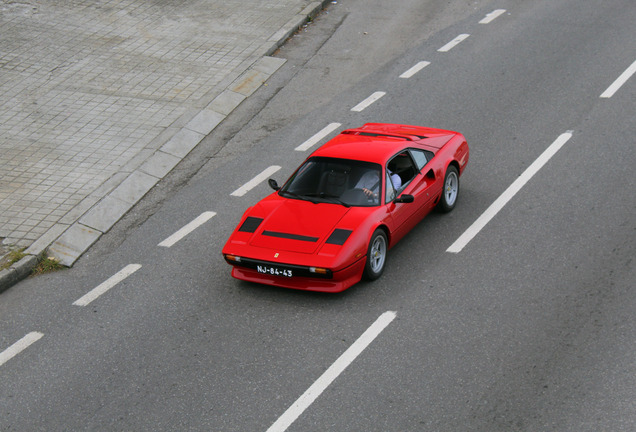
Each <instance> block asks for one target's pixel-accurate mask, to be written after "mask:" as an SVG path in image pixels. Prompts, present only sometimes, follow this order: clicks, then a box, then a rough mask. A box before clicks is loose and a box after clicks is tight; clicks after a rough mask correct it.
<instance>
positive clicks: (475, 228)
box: [446, 131, 572, 253]
mask: <svg viewBox="0 0 636 432" xmlns="http://www.w3.org/2000/svg"><path fill="white" fill-rule="evenodd" d="M570 138H572V131H567V132H566V133H564V134H561V135H560V136H559V137H558V138H557V139H556V140H555V141H554V142H553V143H552V144H551V145H550V147H548V148H547V149H546V150H545V151H544V152H543V153H542V154H541V156H539V157H538V158H537V159H536V160H535V161H534V162H533V163H532V165H530V166H529V167H528V168H527V169H526V170H525V171H524V172H523V173H522V174H521V175H520V176H519V177H518V178H517V180H515V181H514V182H513V183H512V184H511V185H510V186H509V187H508V189H506V190H505V191H504V193H502V194H501V195H500V196H499V198H497V199H496V200H495V202H493V203H492V204H491V205H490V207H488V208H487V209H486V211H485V212H484V213H482V215H481V216H479V218H477V220H476V221H475V222H474V223H473V224H472V225H471V226H470V227H468V229H467V230H466V231H465V232H464V233H463V234H462V235H461V236H460V237H459V238H458V239H457V240H456V241H455V243H453V244H452V245H451V246H450V247H449V248H448V249H446V252H450V253H459V252H461V251H462V249H463V248H464V247H465V246H466V245H467V244H468V242H470V241H471V240H472V239H473V238H474V237H475V236H476V235H477V234H478V233H479V231H481V230H482V229H483V228H484V227H485V226H486V224H487V223H488V222H490V220H491V219H492V218H494V217H495V215H496V214H497V213H499V211H500V210H501V209H502V208H503V207H504V206H505V205H506V204H507V203H508V201H510V200H511V199H512V198H513V197H514V196H515V195H516V194H517V192H519V191H520V190H521V188H522V187H523V186H524V185H525V184H526V183H527V182H528V181H529V180H530V179H531V178H532V177H533V176H534V175H535V174H536V173H537V172H538V171H539V170H540V169H541V168H542V167H543V165H545V164H546V163H547V162H548V161H549V160H550V159H551V158H552V156H554V155H555V154H556V152H558V151H559V149H561V147H563V145H564V144H565V143H566V142H568V141H569V139H570Z"/></svg>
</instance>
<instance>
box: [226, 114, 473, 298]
mask: <svg viewBox="0 0 636 432" xmlns="http://www.w3.org/2000/svg"><path fill="white" fill-rule="evenodd" d="M468 154H469V150H468V144H467V143H466V139H465V138H464V136H463V135H462V134H461V133H459V132H453V131H449V130H443V129H434V128H428V127H420V126H408V125H398V124H385V123H367V124H365V125H364V126H362V127H359V128H356V129H348V130H344V131H342V132H341V133H340V134H339V135H337V136H336V137H335V138H333V139H331V140H330V141H328V142H327V143H326V144H324V145H322V146H321V147H319V148H318V149H317V150H316V151H314V152H313V153H312V154H311V155H310V156H309V157H308V158H307V159H306V160H305V161H304V162H303V163H302V164H301V165H300V167H299V168H298V169H297V170H296V171H295V172H294V173H293V174H292V175H291V177H290V178H289V179H288V180H287V181H286V182H285V183H284V184H283V185H282V186H279V185H278V183H277V182H276V181H275V180H273V179H270V180H269V185H270V186H271V187H272V188H273V189H274V192H273V193H272V194H270V195H269V196H267V197H265V198H263V199H262V200H261V201H259V202H258V203H257V204H256V205H254V206H253V207H250V208H249V209H247V211H246V212H245V213H244V214H243V217H242V218H241V220H240V222H239V224H238V225H237V227H236V228H235V229H234V231H233V232H232V234H231V235H230V237H229V239H228V240H227V242H226V244H225V246H224V247H223V250H222V254H223V257H224V259H225V260H226V261H227V262H228V263H229V264H231V265H232V276H233V277H235V278H237V279H241V280H245V281H250V282H257V283H261V284H266V285H274V286H279V287H284V288H293V289H300V290H310V291H323V292H340V291H343V290H345V289H347V288H349V287H351V286H352V285H354V284H356V283H358V282H359V281H360V280H362V279H363V278H364V279H366V280H375V279H377V278H379V277H380V276H381V275H382V273H383V271H384V269H385V266H386V263H387V253H388V251H389V250H390V249H391V248H392V247H393V246H394V245H395V244H396V243H397V242H398V241H400V239H402V238H403V237H404V236H405V235H406V234H407V233H408V232H409V231H410V230H411V229H412V228H413V227H414V226H415V225H416V224H418V223H419V222H420V221H421V220H422V219H423V218H424V217H425V216H426V215H427V214H428V213H429V212H431V211H432V210H433V209H435V208H437V209H438V210H440V211H441V212H449V211H451V210H453V208H455V206H456V205H457V199H458V196H459V178H460V176H461V175H462V173H463V172H464V169H465V167H466V164H467V163H468Z"/></svg>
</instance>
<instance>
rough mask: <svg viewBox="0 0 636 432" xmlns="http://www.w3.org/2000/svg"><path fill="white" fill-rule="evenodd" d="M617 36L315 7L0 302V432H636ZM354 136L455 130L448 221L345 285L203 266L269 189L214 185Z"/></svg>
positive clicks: (524, 22) (582, 11)
mask: <svg viewBox="0 0 636 432" xmlns="http://www.w3.org/2000/svg"><path fill="white" fill-rule="evenodd" d="M581 3H584V4H581ZM499 9H503V10H505V12H503V13H501V14H500V15H490V14H491V13H492V12H493V11H495V10H499ZM486 17H490V18H491V20H490V21H489V22H488V23H480V21H482V20H483V19H484V18H486ZM634 23H636V7H635V5H634V4H633V2H632V1H631V0H612V1H601V0H596V1H587V2H578V1H574V0H550V1H535V2H522V1H520V0H511V1H506V0H503V1H498V2H493V1H471V2H463V1H456V2H450V3H448V2H445V1H427V2H420V1H393V0H392V1H375V0H373V1H362V0H345V1H339V2H338V3H337V4H334V5H332V6H331V7H330V8H329V10H328V13H324V14H323V15H321V16H320V17H319V18H318V19H317V20H315V22H314V23H312V24H311V25H310V26H309V27H308V28H307V29H306V31H304V32H302V33H301V34H299V35H297V36H295V37H294V38H293V39H292V40H291V41H290V42H289V43H288V44H287V45H286V46H285V47H283V48H282V49H281V51H280V52H279V53H278V55H279V56H280V57H283V58H287V59H288V61H287V63H286V65H285V66H284V67H283V68H282V69H281V70H279V72H277V73H276V74H275V75H274V76H273V77H272V78H271V79H270V81H269V82H268V83H267V84H268V85H267V86H265V87H263V88H262V89H261V90H259V92H258V93H257V94H256V95H254V97H252V98H251V99H250V100H249V101H248V102H247V103H245V104H244V105H242V106H241V107H240V108H239V110H238V111H236V112H235V113H233V114H232V115H231V116H230V117H228V119H227V121H226V122H225V123H224V124H223V125H222V126H221V127H220V128H219V129H218V130H217V131H216V132H215V133H214V135H211V136H209V137H208V138H207V139H206V140H205V142H204V143H203V145H201V146H200V147H199V148H197V149H196V150H195V151H194V152H193V154H191V155H190V156H189V157H188V158H187V160H186V161H184V163H182V164H181V165H180V166H179V167H178V169H177V170H176V172H174V173H173V174H172V175H171V176H170V178H169V179H167V180H166V181H165V182H163V183H162V184H160V185H159V186H158V187H157V188H156V190H154V191H153V192H152V193H151V194H150V195H149V196H148V197H147V198H146V199H145V200H144V201H143V202H142V203H141V204H140V205H138V206H137V207H136V208H135V209H134V210H133V211H132V212H131V213H130V214H129V215H128V216H127V217H126V218H125V219H124V220H123V221H121V223H119V224H118V225H117V226H116V227H115V228H114V229H113V231H112V232H110V233H108V234H107V235H105V236H104V237H102V239H101V240H100V241H99V242H98V243H97V244H96V245H95V246H94V247H93V248H92V249H91V250H90V251H89V252H88V254H87V255H86V256H84V257H83V258H82V259H80V261H79V262H78V263H76V265H75V266H74V267H73V268H72V269H70V270H66V271H63V272H59V273H55V274H49V275H45V276H42V277H38V278H34V279H28V280H26V281H24V282H22V283H20V284H19V285H17V286H16V287H14V288H12V289H11V290H9V291H7V292H5V293H3V294H2V295H0V316H1V317H2V320H1V322H0V430H214V431H259V430H260V431H266V430H268V428H270V427H271V430H289V431H325V430H331V431H344V430H346V431H388V430H391V431H420V430H422V431H424V430H426V431H429V430H431V431H432V430H440V431H454V430H458V431H459V430H461V431H464V430H480V431H481V430H483V431H498V430H501V431H511V430H512V431H516V430H518V431H536V430H554V431H557V430H558V431H599V430H612V431H630V430H634V428H636V409H635V408H636V406H635V403H636V402H635V401H636V360H635V357H634V353H635V352H636V350H635V347H636V318H635V315H634V313H633V311H634V310H636V291H635V290H634V281H635V280H636V264H635V262H634V256H635V255H636V254H635V252H636V251H635V245H636V217H635V216H634V214H635V212H634V211H635V210H636V200H635V195H634V190H636V179H635V175H634V171H633V167H634V166H635V165H636V152H634V150H633V144H634V138H633V136H634V135H635V134H636V117H635V116H634V111H635V110H634V101H635V100H636V77H631V78H629V79H627V80H625V81H624V82H621V81H620V79H619V78H620V77H621V75H622V74H624V73H626V71H627V72H629V68H630V66H631V65H633V64H634V62H635V61H636V44H635V42H634V40H635V39H634V34H635V30H636V25H635V24H634ZM459 35H468V36H463V37H462V38H460V39H461V42H459V43H457V44H456V45H454V46H453V47H452V48H450V49H448V45H447V44H448V43H449V42H451V41H453V40H456V38H457V37H458V36H459ZM443 47H447V50H444V51H439V50H440V49H441V48H443ZM420 62H428V63H427V64H426V66H425V67H423V68H422V69H420V70H419V71H418V72H417V73H415V74H414V75H412V76H411V77H410V78H400V75H402V74H403V73H404V72H406V71H407V70H410V69H411V68H412V67H413V66H415V65H417V64H421V63H420ZM623 76H625V75H623ZM617 80H618V81H617ZM614 83H616V85H614V86H613V84H614ZM608 89H609V90H612V92H611V93H612V94H611V96H610V95H609V94H608V93H606V90H608ZM375 92H383V95H382V97H381V98H380V99H378V100H376V101H375V102H374V103H372V104H370V105H368V107H366V108H365V109H363V110H362V111H359V112H358V111H352V110H351V109H352V108H353V107H355V106H356V105H358V104H359V103H360V102H362V101H364V100H366V99H367V98H368V97H369V96H370V95H372V94H374V93H375ZM601 95H603V97H601ZM368 121H378V122H399V123H405V124H419V125H425V126H432V127H440V128H448V129H454V130H458V131H461V132H462V133H463V134H464V135H465V136H466V137H467V139H468V142H469V144H470V146H471V160H470V162H469V165H468V168H467V170H466V173H465V175H464V176H463V177H462V179H461V181H462V184H461V191H460V198H459V199H460V201H459V203H458V206H457V208H456V209H455V210H454V211H453V212H452V213H450V214H448V215H442V214H433V215H431V216H429V217H428V218H427V219H426V220H425V221H424V222H423V223H421V224H420V225H418V226H417V227H416V229H414V230H413V232H412V233H411V234H409V235H408V236H407V237H406V238H405V239H404V240H402V242H401V243H400V244H398V245H397V246H396V247H395V248H394V249H393V250H392V251H391V253H390V256H389V261H388V264H387V265H388V267H387V269H386V271H385V273H384V275H383V276H382V278H381V279H380V280H378V281H375V282H373V283H360V284H359V285H357V286H355V287H353V288H351V289H350V290H348V291H346V292H344V293H342V294H338V295H323V294H315V293H305V292H297V291H291V290H284V289H276V288H267V287H261V286H258V285H253V284H248V283H242V282H239V281H236V280H234V279H232V278H231V277H230V269H229V267H228V266H227V264H225V263H224V262H223V260H222V258H221V256H220V249H221V247H222V245H223V244H224V242H225V240H226V239H227V236H228V235H229V233H230V232H231V230H232V229H233V227H234V225H235V224H236V223H237V222H238V220H239V218H240V216H241V214H242V212H243V211H244V210H245V209H246V208H247V207H248V206H250V205H252V204H254V203H255V202H257V201H258V200H259V199H260V198H262V197H264V196H265V195H266V194H268V193H269V192H270V191H271V190H268V187H267V186H266V183H259V184H258V185H257V186H255V187H254V188H253V189H250V190H249V191H246V192H245V194H243V195H241V196H233V195H232V194H233V193H235V192H236V191H239V190H241V187H243V186H244V185H245V184H246V183H248V182H249V180H250V179H252V178H254V177H255V176H257V175H258V174H259V173H261V172H263V171H264V170H265V169H267V168H268V167H280V169H278V170H276V171H275V172H274V173H273V174H272V175H271V177H274V178H276V179H278V180H279V181H282V180H284V179H285V178H286V177H287V176H288V175H289V174H290V173H291V172H292V171H293V169H294V168H295V167H296V166H297V165H298V164H299V163H300V162H301V161H302V160H303V159H304V158H305V157H307V155H308V153H309V150H308V151H305V152H301V151H296V150H294V149H295V148H296V147H297V146H299V145H300V144H302V143H304V142H306V140H308V139H309V138H311V137H312V136H314V135H315V134H317V133H318V132H320V131H321V130H322V129H323V128H324V127H326V126H327V125H330V124H332V123H340V124H341V126H340V129H342V128H346V127H354V126H358V125H361V124H363V123H365V122H368ZM334 133H335V132H334ZM326 139H328V137H326V138H324V139H323V140H322V141H320V142H324V140H326ZM316 145H319V144H316ZM554 145H560V147H558V148H556V147H554ZM547 149H552V150H555V151H554V152H552V153H550V154H546V153H544V152H545V151H546V150H547ZM548 151H549V150H548ZM542 155H544V157H545V159H542ZM548 156H549V157H548ZM537 161H540V162H541V163H542V164H541V165H537V163H538V162H537ZM533 167H535V168H536V169H533ZM274 169H276V168H274ZM274 169H273V170H274ZM516 186H517V187H516ZM511 188H512V189H511ZM513 192H514V193H513ZM235 195H238V194H235ZM501 197H503V198H505V200H504V201H502V198H501ZM495 203H503V204H502V205H501V206H499V207H498V208H496V209H495V210H497V211H495V210H493V207H492V206H493V205H494V204H495ZM209 212H213V213H209ZM484 214H485V215H487V216H489V218H488V219H487V222H486V223H485V224H484V225H483V226H482V227H480V228H479V229H476V228H475V226H474V223H475V221H477V220H479V219H480V217H481V216H482V215H484ZM201 215H203V218H204V219H202V224H201V225H200V226H198V227H197V228H196V229H194V231H192V232H191V233H189V234H188V235H186V236H185V237H183V238H181V239H180V240H178V241H176V243H174V244H173V245H172V246H170V247H166V246H159V244H160V243H161V242H163V241H164V240H166V239H168V238H169V237H170V236H171V235H173V234H174V233H176V232H178V231H179V230H180V229H181V228H182V227H184V226H186V225H188V224H189V223H191V222H192V221H194V220H196V218H198V217H199V216H201ZM481 220H484V219H481ZM465 232H469V233H471V235H473V236H472V237H471V239H470V241H468V242H466V243H465V244H464V245H462V248H461V250H459V251H454V252H449V251H448V249H449V248H450V247H451V245H453V244H455V242H456V241H457V240H458V239H460V238H461V237H462V234H464V233H465ZM131 265H135V266H131ZM122 272H124V273H122ZM118 276H120V277H119V278H118V279H117V280H115V279H112V278H113V277H118ZM94 289H97V290H98V291H99V292H103V293H101V295H99V296H98V295H97V294H98V293H99V292H96V291H93V290H94ZM92 294H95V296H94V298H93V297H90V298H89V297H85V296H86V295H92ZM356 349H357V350H356ZM279 425H280V426H281V427H280V428H278V426H279ZM287 425H288V426H289V427H288V428H287Z"/></svg>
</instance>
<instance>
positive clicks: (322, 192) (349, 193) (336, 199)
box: [280, 157, 382, 207]
mask: <svg viewBox="0 0 636 432" xmlns="http://www.w3.org/2000/svg"><path fill="white" fill-rule="evenodd" d="M380 172H381V169H380V165H378V164H374V163H370V162H361V161H355V160H349V159H334V158H325V157H314V158H311V159H309V160H307V161H306V162H305V163H304V164H303V165H302V166H301V167H300V168H298V170H297V171H296V172H295V173H294V175H293V176H292V177H291V178H290V179H289V180H288V181H287V183H285V185H284V186H283V187H282V188H281V190H280V195H281V196H284V197H288V198H294V199H304V200H308V201H312V202H315V203H318V202H326V203H334V204H341V205H344V206H347V207H350V206H360V207H366V206H377V205H379V203H380V191H381V190H382V182H381V176H380Z"/></svg>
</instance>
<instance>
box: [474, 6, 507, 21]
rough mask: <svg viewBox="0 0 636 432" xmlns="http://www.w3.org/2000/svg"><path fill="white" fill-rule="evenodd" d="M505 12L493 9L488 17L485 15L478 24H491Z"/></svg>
mask: <svg viewBox="0 0 636 432" xmlns="http://www.w3.org/2000/svg"><path fill="white" fill-rule="evenodd" d="M505 12H506V10H505V9H495V10H494V11H492V12H490V13H489V14H488V15H486V16H485V17H484V19H482V20H481V21H479V24H489V23H491V22H492V21H493V20H494V19H495V18H497V17H498V16H499V15H501V14H503V13H505Z"/></svg>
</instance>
